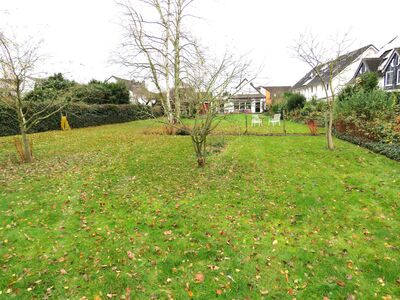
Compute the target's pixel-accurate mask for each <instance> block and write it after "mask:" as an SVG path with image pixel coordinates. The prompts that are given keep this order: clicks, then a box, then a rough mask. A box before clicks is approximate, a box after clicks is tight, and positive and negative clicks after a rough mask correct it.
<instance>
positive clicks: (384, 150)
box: [335, 132, 400, 161]
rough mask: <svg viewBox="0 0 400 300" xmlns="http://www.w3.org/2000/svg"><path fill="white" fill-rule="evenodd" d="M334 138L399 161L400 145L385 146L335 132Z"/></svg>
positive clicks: (384, 144)
mask: <svg viewBox="0 0 400 300" xmlns="http://www.w3.org/2000/svg"><path fill="white" fill-rule="evenodd" d="M335 136H336V137H338V138H339V139H342V140H345V141H347V142H350V143H353V144H356V145H358V146H361V147H364V148H367V149H368V150H371V151H372V152H375V153H378V154H382V155H385V156H386V157H388V158H391V159H393V160H396V161H400V145H399V144H394V143H393V144H386V143H382V142H371V141H366V140H362V139H360V138H357V137H354V136H350V135H346V134H340V133H338V132H335Z"/></svg>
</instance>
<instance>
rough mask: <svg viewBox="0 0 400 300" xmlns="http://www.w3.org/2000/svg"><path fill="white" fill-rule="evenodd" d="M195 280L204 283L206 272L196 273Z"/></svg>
mask: <svg viewBox="0 0 400 300" xmlns="http://www.w3.org/2000/svg"><path fill="white" fill-rule="evenodd" d="M194 280H195V281H196V282H197V283H203V282H204V274H203V273H201V272H198V273H197V274H196V276H194Z"/></svg>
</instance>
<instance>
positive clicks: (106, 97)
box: [25, 73, 129, 104]
mask: <svg viewBox="0 0 400 300" xmlns="http://www.w3.org/2000/svg"><path fill="white" fill-rule="evenodd" d="M67 92H68V93H67ZM62 95H67V97H68V98H69V99H70V100H72V101H75V102H85V103H88V104H129V90H128V89H127V87H126V85H124V84H123V83H120V82H117V83H111V82H110V83H109V82H102V81H97V80H92V81H90V82H89V83H88V84H78V83H76V82H75V81H71V80H68V79H65V78H64V76H63V75H62V74H61V73H58V74H54V75H53V76H50V77H49V78H47V79H45V80H42V81H39V82H37V83H36V84H35V87H34V89H33V90H32V91H31V92H29V93H28V94H27V95H26V96H25V100H26V101H34V102H46V101H52V100H55V99H57V98H59V97H60V96H62Z"/></svg>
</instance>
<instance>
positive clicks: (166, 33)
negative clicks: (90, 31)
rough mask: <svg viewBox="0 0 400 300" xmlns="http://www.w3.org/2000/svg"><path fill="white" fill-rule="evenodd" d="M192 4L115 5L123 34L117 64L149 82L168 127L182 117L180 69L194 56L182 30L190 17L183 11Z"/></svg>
mask: <svg viewBox="0 0 400 300" xmlns="http://www.w3.org/2000/svg"><path fill="white" fill-rule="evenodd" d="M193 1H194V0H136V1H135V4H137V5H132V3H131V2H129V1H124V2H118V5H119V6H121V7H122V9H123V11H124V15H125V19H124V21H123V27H124V29H125V32H126V36H125V42H124V43H123V49H122V51H123V52H122V54H121V55H119V62H120V63H122V64H123V65H124V66H126V67H129V68H131V69H133V71H134V73H133V74H135V76H143V77H144V78H146V79H147V78H150V80H151V81H152V83H153V85H154V86H155V88H156V90H157V91H158V93H159V96H160V99H161V103H162V106H163V109H164V112H165V114H166V116H167V118H168V120H169V122H170V123H171V124H172V123H176V122H177V121H178V120H179V119H180V117H181V95H180V94H181V81H182V78H184V77H185V75H184V74H183V72H184V67H183V66H184V65H185V63H187V62H189V61H190V60H191V55H192V54H193V53H194V51H193V49H194V44H193V43H192V42H191V41H190V39H189V34H186V33H185V31H184V28H183V20H184V18H185V17H188V16H189V14H187V13H186V10H187V9H188V7H189V6H190V5H191V4H192V2H193ZM138 4H141V5H142V7H140V6H139V5H138ZM140 8H142V9H147V10H148V12H149V16H148V17H146V18H145V17H144V16H143V15H142V13H141V11H140ZM151 13H153V14H152V15H153V16H152V17H151ZM171 87H172V88H171ZM171 90H173V93H172V95H173V97H172V98H173V99H171Z"/></svg>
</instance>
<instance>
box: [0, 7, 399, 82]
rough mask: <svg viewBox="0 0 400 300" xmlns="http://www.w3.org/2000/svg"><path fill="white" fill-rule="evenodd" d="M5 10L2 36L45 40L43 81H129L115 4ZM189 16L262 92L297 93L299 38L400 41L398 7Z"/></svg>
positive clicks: (222, 10)
mask: <svg viewBox="0 0 400 300" xmlns="http://www.w3.org/2000/svg"><path fill="white" fill-rule="evenodd" d="M132 1H134V0H132ZM0 3H1V4H0V28H6V29H7V30H8V31H14V32H16V34H17V36H33V37H34V38H36V39H43V41H44V42H43V44H42V52H44V53H45V54H46V57H47V60H46V63H45V64H42V65H41V66H40V70H41V71H42V72H44V73H43V74H45V73H47V75H48V74H51V73H54V72H63V73H66V74H67V77H69V78H72V79H75V80H77V81H80V82H85V81H88V80H90V79H92V78H96V79H100V80H104V79H106V78H108V77H109V76H111V75H119V76H124V75H125V74H126V70H123V69H121V68H120V67H119V66H116V65H113V64H112V63H110V58H111V57H112V52H113V51H114V50H116V49H117V48H118V45H119V43H120V42H121V27H120V25H119V22H120V21H119V20H120V11H119V9H118V7H117V6H116V5H115V2H114V0H34V1H33V0H1V2H0ZM192 10H193V13H195V14H196V15H197V16H199V17H202V19H201V20H189V19H188V21H189V23H188V24H187V25H186V27H187V28H190V29H191V30H192V31H193V32H194V33H195V35H196V36H197V37H199V38H200V40H201V41H202V42H203V43H204V44H205V45H207V46H208V48H209V49H214V48H215V52H217V53H218V52H219V53H222V52H223V51H224V49H226V48H228V49H229V50H230V51H231V52H236V53H238V54H241V55H242V54H247V55H248V56H249V57H250V58H251V59H252V61H253V63H254V65H255V66H256V68H258V67H259V66H262V67H263V68H262V71H261V73H260V74H259V76H258V78H257V80H256V83H258V84H264V85H293V84H295V83H296V81H297V80H298V79H299V78H300V77H302V76H303V75H304V73H306V72H307V71H308V68H307V66H306V65H304V64H303V63H302V62H300V61H297V60H296V59H295V58H293V55H292V54H291V52H290V49H289V46H290V45H291V44H292V43H293V40H294V39H296V37H298V35H299V34H300V33H302V32H305V31H312V32H313V33H315V34H317V35H319V36H320V37H321V38H326V39H327V38H328V37H329V36H333V35H336V34H340V33H343V32H347V31H349V30H351V37H352V39H353V40H354V42H353V46H352V48H354V49H356V48H358V47H361V46H364V45H367V44H374V45H375V46H376V47H378V48H379V47H381V46H383V45H384V44H385V43H386V42H388V41H389V40H391V39H392V38H394V37H395V36H396V35H398V34H400V21H399V18H398V17H396V16H397V15H398V12H399V11H400V1H399V0H386V1H384V2H382V5H381V6H379V2H376V1H373V2H372V1H371V3H369V1H359V0H334V1H333V0H331V1H327V0H325V1H321V0H302V1H296V0H291V1H289V0H269V1H268V0H197V1H196V2H195V5H194V7H193V8H192ZM391 13H393V16H390V14H391ZM396 28H397V30H396ZM396 31H397V32H396Z"/></svg>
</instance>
